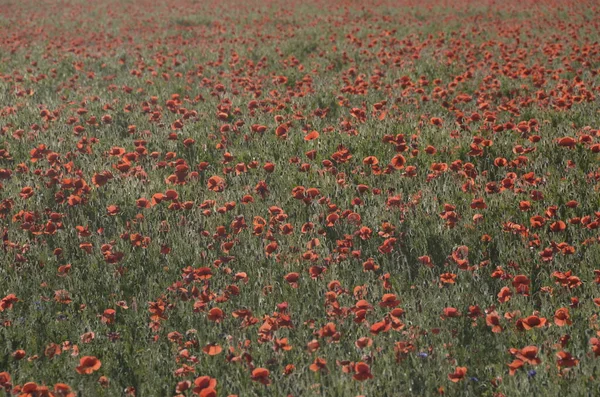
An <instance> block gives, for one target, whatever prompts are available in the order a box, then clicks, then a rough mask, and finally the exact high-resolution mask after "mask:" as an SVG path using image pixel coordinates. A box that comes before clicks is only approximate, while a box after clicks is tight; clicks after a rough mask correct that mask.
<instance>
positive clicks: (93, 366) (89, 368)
mask: <svg viewBox="0 0 600 397" xmlns="http://www.w3.org/2000/svg"><path fill="white" fill-rule="evenodd" d="M101 366H102V362H101V361H100V360H98V358H96V357H94V356H83V357H81V359H79V366H78V367H77V368H75V370H76V371H77V372H78V373H80V374H82V375H89V374H91V373H93V372H96V371H98V370H99V369H100V367H101Z"/></svg>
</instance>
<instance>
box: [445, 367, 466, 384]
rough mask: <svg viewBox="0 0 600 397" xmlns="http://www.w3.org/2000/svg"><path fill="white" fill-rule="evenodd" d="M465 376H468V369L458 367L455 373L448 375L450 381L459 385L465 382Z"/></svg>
mask: <svg viewBox="0 0 600 397" xmlns="http://www.w3.org/2000/svg"><path fill="white" fill-rule="evenodd" d="M465 376H467V367H456V369H455V370H454V372H453V373H451V374H449V375H448V379H450V380H451V381H452V382H454V383H457V382H460V381H461V380H463V379H464V378H465Z"/></svg>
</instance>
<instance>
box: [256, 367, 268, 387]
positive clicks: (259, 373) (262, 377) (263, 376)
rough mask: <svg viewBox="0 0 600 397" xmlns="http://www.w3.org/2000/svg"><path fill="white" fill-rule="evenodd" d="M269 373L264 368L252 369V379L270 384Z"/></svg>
mask: <svg viewBox="0 0 600 397" xmlns="http://www.w3.org/2000/svg"><path fill="white" fill-rule="evenodd" d="M270 373H271V372H270V371H269V370H268V369H266V368H255V369H254V370H253V371H252V380H253V381H255V382H259V383H262V384H263V385H266V386H268V385H270V384H271V380H270V379H269V375H270Z"/></svg>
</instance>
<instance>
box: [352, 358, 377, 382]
mask: <svg viewBox="0 0 600 397" xmlns="http://www.w3.org/2000/svg"><path fill="white" fill-rule="evenodd" d="M353 379H355V380H358V381H364V380H367V379H373V375H372V374H371V367H369V365H368V364H366V363H364V362H362V361H359V362H357V363H356V364H354V376H353Z"/></svg>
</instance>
